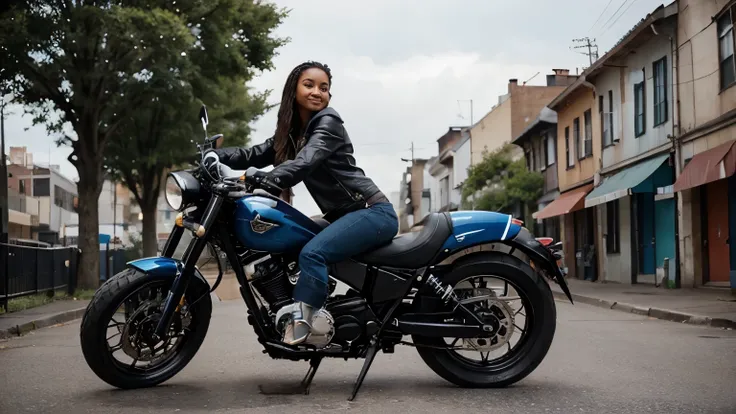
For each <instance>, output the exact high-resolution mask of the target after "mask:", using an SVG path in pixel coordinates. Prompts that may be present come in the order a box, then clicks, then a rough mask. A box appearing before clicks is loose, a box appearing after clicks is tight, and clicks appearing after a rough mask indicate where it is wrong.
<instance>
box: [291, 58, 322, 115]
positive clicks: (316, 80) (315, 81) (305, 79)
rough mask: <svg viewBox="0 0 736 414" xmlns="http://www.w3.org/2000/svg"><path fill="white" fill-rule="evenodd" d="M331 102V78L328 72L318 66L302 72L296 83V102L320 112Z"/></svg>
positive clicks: (300, 105)
mask: <svg viewBox="0 0 736 414" xmlns="http://www.w3.org/2000/svg"><path fill="white" fill-rule="evenodd" d="M329 102H330V80H329V78H328V77H327V74H326V73H325V72H324V71H323V70H322V69H318V68H309V69H307V70H305V71H304V72H302V74H301V75H300V76H299V81H298V82H297V84H296V103H297V105H299V107H301V108H304V109H308V110H310V111H313V112H318V111H321V110H323V109H325V107H327V104H328V103H329Z"/></svg>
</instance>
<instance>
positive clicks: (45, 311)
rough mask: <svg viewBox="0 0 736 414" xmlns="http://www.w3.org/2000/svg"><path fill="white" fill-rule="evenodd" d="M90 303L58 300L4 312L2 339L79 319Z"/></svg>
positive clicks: (1, 324) (0, 322)
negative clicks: (16, 310)
mask: <svg viewBox="0 0 736 414" xmlns="http://www.w3.org/2000/svg"><path fill="white" fill-rule="evenodd" d="M88 303H89V301H88V300H71V299H69V300H57V301H55V302H51V303H49V304H46V305H42V306H38V307H35V308H31V309H26V310H22V311H18V312H13V313H5V314H2V315H0V339H5V338H9V337H13V336H19V335H23V334H26V333H28V332H30V331H32V330H34V329H39V328H45V327H47V326H52V325H56V324H59V323H63V322H69V321H72V320H74V319H79V318H81V317H82V315H83V314H84V310H85V308H86V307H87V304H88Z"/></svg>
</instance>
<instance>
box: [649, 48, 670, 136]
mask: <svg viewBox="0 0 736 414" xmlns="http://www.w3.org/2000/svg"><path fill="white" fill-rule="evenodd" d="M652 66H653V69H654V126H655V127H656V126H657V125H662V124H664V123H665V122H667V56H665V57H663V58H662V59H660V60H658V61H656V62H654V64H653V65H652Z"/></svg>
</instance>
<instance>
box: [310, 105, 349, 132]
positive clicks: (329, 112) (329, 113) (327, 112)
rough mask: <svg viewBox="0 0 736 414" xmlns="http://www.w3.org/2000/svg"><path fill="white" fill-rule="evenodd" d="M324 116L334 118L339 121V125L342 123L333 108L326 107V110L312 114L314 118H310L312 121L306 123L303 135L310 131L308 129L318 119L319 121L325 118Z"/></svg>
mask: <svg viewBox="0 0 736 414" xmlns="http://www.w3.org/2000/svg"><path fill="white" fill-rule="evenodd" d="M325 116H331V117H333V118H336V119H337V120H338V121H340V123H342V122H343V121H342V118H341V117H340V114H338V113H337V111H336V110H335V109H334V108H332V107H329V106H328V107H327V108H325V109H323V110H321V111H319V112H317V113H316V114H314V116H313V117H312V119H310V120H309V122H308V123H307V127H306V128H304V131H305V133H306V132H308V131H310V130H311V129H310V128H312V127H313V126H314V124H315V122H316V121H317V120H318V119H320V118H322V117H325Z"/></svg>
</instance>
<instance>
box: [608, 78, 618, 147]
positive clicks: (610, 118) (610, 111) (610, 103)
mask: <svg viewBox="0 0 736 414" xmlns="http://www.w3.org/2000/svg"><path fill="white" fill-rule="evenodd" d="M608 133H609V134H610V136H611V140H612V141H614V142H615V141H618V138H616V135H615V134H614V133H613V91H610V90H609V91H608Z"/></svg>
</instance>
